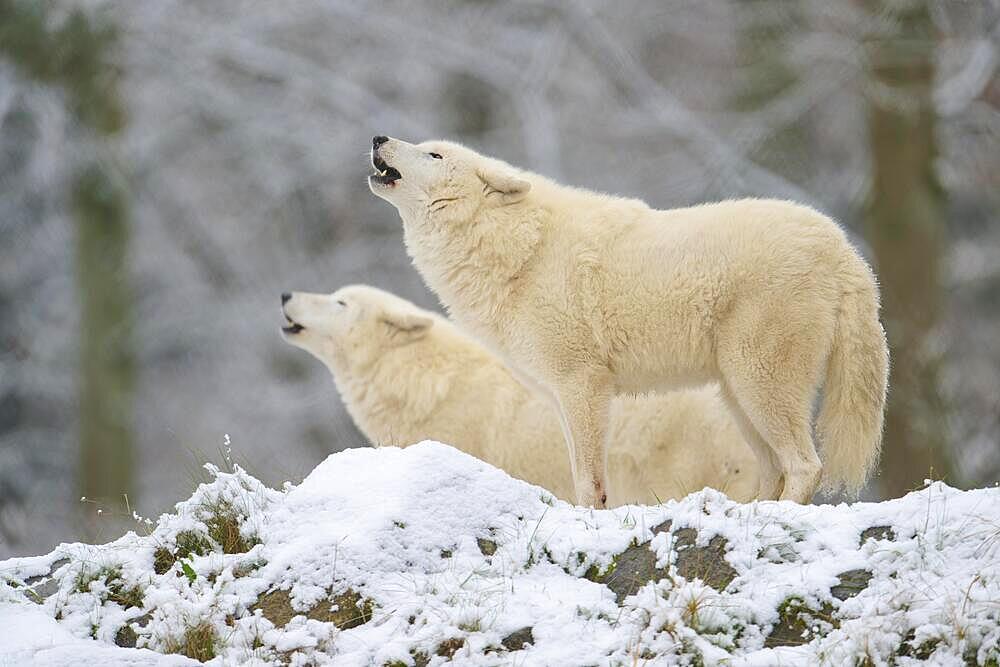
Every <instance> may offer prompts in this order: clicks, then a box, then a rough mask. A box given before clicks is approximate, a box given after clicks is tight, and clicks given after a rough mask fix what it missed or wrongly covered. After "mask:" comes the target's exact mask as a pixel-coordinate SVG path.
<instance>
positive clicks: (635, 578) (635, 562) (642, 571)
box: [584, 521, 736, 604]
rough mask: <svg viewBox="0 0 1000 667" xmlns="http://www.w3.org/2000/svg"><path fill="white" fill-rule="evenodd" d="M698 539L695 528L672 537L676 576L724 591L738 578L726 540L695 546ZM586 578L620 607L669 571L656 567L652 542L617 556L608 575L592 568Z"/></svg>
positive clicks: (717, 538)
mask: <svg viewBox="0 0 1000 667" xmlns="http://www.w3.org/2000/svg"><path fill="white" fill-rule="evenodd" d="M671 525H672V524H671V522H670V521H664V522H663V523H661V524H660V525H658V526H656V527H655V528H653V534H654V535H656V534H659V533H663V532H667V531H669V530H670V527H671ZM697 539H698V531H696V530H695V529H694V528H681V529H680V530H678V531H676V532H675V533H674V534H673V548H674V550H675V551H676V552H677V559H676V562H675V564H676V566H677V573H678V574H680V575H681V576H682V577H684V578H685V579H695V578H697V579H701V580H702V581H703V582H705V584H706V585H707V586H711V587H712V588H714V589H716V590H719V591H721V590H722V589H724V588H725V587H726V586H728V585H729V582H731V581H732V580H733V579H735V578H736V570H734V569H733V568H732V566H730V565H729V563H727V562H726V557H725V554H726V546H727V544H728V543H727V541H726V538H724V537H722V536H721V535H716V536H715V537H713V538H712V539H711V541H710V542H709V543H708V546H704V547H699V546H695V544H696V542H697ZM584 576H585V577H586V578H587V579H590V580H591V581H594V582H597V583H599V584H604V585H605V586H607V587H608V588H610V589H611V590H612V591H614V594H615V600H617V602H618V604H621V603H622V602H624V600H625V598H627V597H628V596H629V595H632V594H634V593H635V592H636V591H637V590H639V589H640V588H642V587H643V586H645V585H646V584H647V583H649V582H650V581H659V580H660V579H664V578H666V576H667V570H666V569H663V568H658V567H656V554H655V553H653V551H652V550H650V548H649V542H644V543H642V544H632V545H631V546H629V547H628V548H627V549H626V550H625V551H623V552H621V553H620V554H618V555H617V556H616V557H615V558H614V559H613V560H612V563H611V566H610V567H609V568H608V569H607V570H606V571H605V572H597V571H596V568H593V567H592V568H591V569H589V570H588V571H587V574H585V575H584Z"/></svg>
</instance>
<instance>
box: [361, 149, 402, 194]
mask: <svg viewBox="0 0 1000 667" xmlns="http://www.w3.org/2000/svg"><path fill="white" fill-rule="evenodd" d="M372 166H373V167H375V172H376V173H374V174H372V175H371V176H369V177H368V178H369V179H370V180H372V181H375V182H376V183H380V184H381V185H388V186H392V185H395V184H396V181H398V180H399V179H401V178H402V177H403V175H402V174H400V173H399V170H398V169H396V168H395V167H390V166H389V163H388V162H386V161H385V160H383V159H382V158H381V157H379V155H378V153H376V152H375V151H372Z"/></svg>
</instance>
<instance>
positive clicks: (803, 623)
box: [764, 597, 840, 648]
mask: <svg viewBox="0 0 1000 667" xmlns="http://www.w3.org/2000/svg"><path fill="white" fill-rule="evenodd" d="M818 622H822V623H824V624H827V625H829V626H832V627H838V626H839V625H840V623H839V621H837V619H836V618H834V617H833V605H831V604H830V603H829V602H824V603H823V605H822V606H821V607H820V608H819V610H818V611H817V610H815V609H811V608H810V607H808V606H806V603H805V602H804V601H803V600H802V599H801V598H798V597H791V598H788V599H787V600H785V601H784V602H782V603H781V605H780V606H779V607H778V622H777V623H775V624H774V628H772V630H771V634H769V635H768V636H767V639H765V640H764V647H765V648H776V647H778V646H802V645H803V644H808V643H809V642H810V641H812V639H813V634H812V628H813V627H814V626H815V625H816V624H817V623H818Z"/></svg>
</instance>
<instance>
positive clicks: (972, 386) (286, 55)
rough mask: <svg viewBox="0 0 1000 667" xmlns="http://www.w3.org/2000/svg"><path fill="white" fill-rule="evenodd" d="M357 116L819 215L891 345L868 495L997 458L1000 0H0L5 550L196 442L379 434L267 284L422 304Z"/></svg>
mask: <svg viewBox="0 0 1000 667" xmlns="http://www.w3.org/2000/svg"><path fill="white" fill-rule="evenodd" d="M374 134H389V135H393V136H397V137H400V138H404V139H408V140H413V141H420V140H423V139H428V138H434V137H447V138H453V139H458V140H460V141H463V142H468V143H470V144H471V145H472V146H474V147H476V148H478V149H480V150H482V151H483V152H486V153H490V154H495V155H497V156H499V157H502V158H504V159H506V160H508V161H510V162H513V163H514V164H517V165H521V166H524V167H526V168H529V169H532V170H535V171H539V172H541V173H544V174H546V175H549V176H552V177H554V178H556V179H559V180H561V181H564V182H566V183H570V184H575V185H580V186H585V187H589V188H594V189H598V190H604V191H609V192H614V193H620V194H622V195H628V196H635V197H640V198H643V199H645V200H646V201H647V202H649V203H650V204H651V205H653V206H655V207H661V208H663V207H678V206H685V205H689V204H694V203H698V202H703V201H708V200H717V199H720V198H726V197H738V196H744V195H759V196H772V197H783V198H790V199H795V200H798V201H801V202H806V203H808V204H811V205H813V206H815V207H817V208H819V209H821V210H823V211H825V212H826V213H829V214H831V215H832V216H834V217H836V218H837V219H838V220H839V221H840V222H841V223H842V224H843V225H845V227H847V228H848V229H849V230H850V232H851V233H852V234H853V237H854V240H855V242H856V243H857V244H858V246H859V247H860V248H862V251H863V252H864V254H865V255H866V256H867V258H868V259H869V260H870V261H871V262H872V263H873V264H874V266H875V267H876V270H877V272H878V275H879V278H880V281H881V286H882V294H883V319H884V322H885V325H886V328H887V329H888V334H889V338H890V344H891V346H892V357H893V370H892V380H891V391H890V400H889V412H888V416H887V422H886V440H885V448H884V454H883V457H882V463H881V468H880V473H879V475H878V476H877V478H876V479H875V480H874V482H873V483H872V485H871V487H870V488H869V489H868V490H867V492H866V497H868V498H883V497H893V496H898V495H900V494H902V493H905V492H906V491H907V490H909V489H912V488H914V487H917V486H920V485H922V483H923V480H924V479H925V478H930V477H933V478H934V479H945V480H946V481H947V482H948V483H950V484H953V485H956V486H961V487H973V486H982V485H987V484H994V483H996V482H997V479H998V476H1000V208H998V204H1000V4H998V2H997V0H987V1H984V2H975V1H970V0H962V1H953V2H947V1H946V2H930V1H918V0H891V1H890V0H884V1H881V0H871V1H861V0H838V1H835V2H829V1H828V0H803V1H801V2H790V1H785V0H742V1H735V0H734V1H718V0H716V1H711V2H709V1H703V2H679V1H672V0H658V1H656V2H646V3H638V2H636V3H619V2H614V1H612V0H608V1H607V2H572V3H569V2H566V3H564V2H556V1H555V0H550V1H541V2H531V3H506V2H498V1H490V0H450V1H438V2H426V3H420V4H416V3H410V2H404V1H403V0H398V1H391V2H378V3H375V2H371V3H358V2H354V1H353V0H342V1H339V0H297V1H296V2H293V3H264V2H250V1H242V0H213V1H212V2H202V1H195V0H156V1H155V2H154V1H151V0H147V1H135V0H88V1H86V2H69V1H61V0H60V1H56V0H51V1H49V0H46V1H41V0H0V557H4V556H9V555H18V554H27V553H41V552H44V551H47V550H49V549H51V548H52V547H53V546H55V545H56V544H58V543H59V542H62V541H72V540H78V539H111V538H113V537H115V536H117V535H118V534H120V532H121V530H122V529H123V527H126V526H128V525H129V524H130V523H131V524H132V525H134V522H133V521H132V520H131V518H130V517H129V515H130V514H131V512H132V511H133V510H135V511H137V512H138V513H139V514H140V515H144V516H152V517H155V516H156V514H157V513H159V512H161V511H166V510H168V509H170V507H171V506H172V504H173V503H174V502H176V501H178V500H180V499H182V498H184V497H186V496H187V495H188V494H189V492H190V491H191V489H192V488H193V486H194V484H195V483H196V482H197V481H198V478H199V467H200V464H201V463H202V462H204V461H206V460H212V461H215V462H217V463H223V464H228V461H227V459H232V460H235V461H236V462H237V463H240V464H242V465H244V466H245V467H246V468H247V469H248V470H249V471H250V472H251V473H252V474H254V475H257V476H258V477H260V478H261V479H263V480H264V481H265V482H267V483H268V484H271V485H279V484H280V483H281V482H282V481H284V480H292V481H297V480H299V479H301V477H302V476H303V475H304V474H305V473H307V472H308V471H309V470H310V469H311V468H312V467H313V466H315V465H316V464H317V463H318V462H319V461H321V460H322V459H323V458H324V457H326V456H327V455H329V454H330V453H331V452H333V451H337V450H339V449H342V448H345V447H354V446H362V445H364V444H365V442H364V439H363V438H362V437H361V436H360V435H359V433H358V432H357V431H356V430H355V429H354V427H353V426H352V424H351V422H350V420H349V418H348V417H347V415H346V413H345V411H344V409H343V408H342V406H341V404H340V401H339V398H338V395H337V393H336V390H335V389H334V386H333V383H332V381H331V379H330V377H329V375H328V373H327V371H326V370H325V368H323V367H322V366H321V365H320V364H319V363H318V362H317V361H315V360H314V359H312V358H311V357H309V356H308V355H306V353H304V352H302V351H300V350H297V349H293V348H291V347H290V346H288V345H286V344H285V343H283V342H282V340H281V338H280V336H279V333H278V329H279V326H280V325H281V324H282V320H281V317H280V314H279V294H280V293H281V292H282V291H286V290H311V291H332V290H334V289H335V288H337V287H339V286H341V285H344V284H346V283H352V282H366V283H371V284H373V285H376V286H379V287H382V288H385V289H389V290H392V291H394V292H397V293H398V294H400V295H401V296H403V297H406V298H409V299H412V300H415V301H416V302H418V303H419V304H421V305H423V306H426V307H437V306H436V302H435V299H434V298H433V297H432V295H431V294H429V293H428V291H427V290H426V288H425V287H424V286H423V284H422V283H421V280H420V278H419V276H418V275H417V273H416V272H415V271H414V269H413V268H412V267H411V265H410V262H409V260H408V258H407V257H406V255H405V252H404V249H403V243H402V234H401V229H400V222H399V219H398V217H397V214H396V212H395V210H394V209H392V207H390V206H389V205H387V204H386V203H384V202H382V201H380V200H377V199H376V198H375V197H374V196H372V195H370V193H369V192H368V189H367V186H366V182H365V177H366V175H367V174H368V173H369V172H370V167H369V165H368V159H367V150H368V148H369V146H370V141H371V136H372V135H374ZM227 443H228V444H227ZM230 450H231V453H229V451H230ZM126 494H127V496H128V500H129V503H128V506H127V507H125V508H123V507H122V505H123V498H124V497H125V495H126ZM81 497H85V498H86V500H85V501H81Z"/></svg>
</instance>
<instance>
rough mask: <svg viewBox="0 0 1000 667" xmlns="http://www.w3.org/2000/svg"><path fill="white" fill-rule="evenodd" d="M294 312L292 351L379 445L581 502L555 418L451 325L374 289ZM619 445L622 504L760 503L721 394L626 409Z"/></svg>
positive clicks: (618, 424)
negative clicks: (445, 459) (714, 498)
mask: <svg viewBox="0 0 1000 667" xmlns="http://www.w3.org/2000/svg"><path fill="white" fill-rule="evenodd" d="M338 302H342V303H343V304H344V305H341V303H338ZM284 310H285V314H286V317H288V318H289V319H290V320H293V321H294V322H296V323H298V324H300V325H302V326H303V327H304V329H302V330H301V331H299V332H298V333H286V334H285V338H286V340H288V341H289V342H290V343H292V344H293V345H296V346H298V347H300V348H302V349H304V350H306V351H308V352H310V353H311V354H313V355H314V356H315V357H316V358H318V359H319V360H320V361H322V362H323V363H324V364H325V365H326V366H327V368H329V369H330V371H331V372H332V373H333V377H334V381H335V382H336V384H337V389H338V390H339V391H340V395H341V397H342V398H343V400H344V404H345V405H346V406H347V410H348V412H350V414H351V416H352V417H353V418H354V421H355V423H356V424H357V425H358V427H359V428H360V429H361V431H362V432H363V433H364V434H365V436H366V437H368V438H369V440H371V441H372V442H375V443H379V444H388V445H398V446H406V445H409V444H412V443H415V442H419V441H421V440H424V439H434V440H440V441H441V442H446V443H449V444H451V445H453V446H455V447H458V448H459V449H461V450H463V451H465V452H468V453H469V454H472V455H473V456H477V457H479V458H481V459H483V460H484V461H486V462H488V463H491V464H493V465H495V466H497V467H499V468H502V469H504V470H506V471H507V472H508V473H510V474H512V475H514V476H516V477H520V478H521V479H525V480H527V481H529V482H532V483H534V484H538V485H540V486H543V487H545V488H547V489H549V490H550V491H551V492H552V493H554V494H555V495H557V496H559V497H560V498H563V499H565V500H572V499H573V498H574V493H573V480H572V476H571V474H570V466H569V460H568V458H567V457H566V447H565V444H564V441H563V437H562V432H561V430H560V427H559V420H558V416H557V414H556V411H555V410H554V408H553V407H552V406H551V405H550V404H549V402H548V401H547V400H546V399H545V398H543V397H542V396H539V395H538V394H536V393H534V392H531V391H529V390H528V389H526V388H525V387H524V386H523V385H521V384H520V383H519V382H517V380H515V379H514V377H513V376H512V375H511V374H510V372H508V370H507V369H506V367H505V366H504V365H503V363H502V362H501V361H500V360H499V359H497V358H496V357H495V356H493V355H492V354H490V353H489V352H488V351H487V350H486V349H484V348H483V347H482V346H481V345H479V344H478V343H476V342H475V341H474V340H472V339H471V338H469V337H468V336H466V335H464V334H463V333H461V332H460V331H459V330H458V329H457V328H456V327H455V326H454V325H453V324H451V323H450V322H448V321H447V320H446V319H444V318H442V317H440V316H438V315H435V314H433V313H430V312H428V311H425V310H421V309H420V308H418V307H417V306H415V305H413V304H412V303H410V302H408V301H404V300H403V299H400V298H399V297H396V296H394V295H392V294H389V293H387V292H383V291H382V290H378V289H375V288H373V287H367V286H363V285H357V286H351V287H345V288H343V289H340V290H338V291H337V292H335V293H334V294H332V295H322V294H308V293H301V292H297V293H295V294H294V295H293V296H292V298H291V299H290V300H289V301H288V302H287V303H286V304H285V306H284ZM610 438H611V442H612V445H611V447H610V453H609V465H608V468H609V482H610V488H609V497H610V502H611V503H612V504H615V505H618V504H625V503H633V502H641V503H653V502H657V501H659V500H667V499H671V498H681V497H683V496H684V495H686V494H687V493H689V492H691V491H695V490H699V489H701V488H703V487H705V486H712V487H714V488H717V489H720V490H722V491H724V492H725V493H727V494H728V495H729V496H730V497H732V498H734V499H736V500H740V501H746V500H749V499H751V498H752V497H753V495H754V493H755V492H756V489H757V474H756V469H757V462H756V459H755V458H754V455H753V452H751V451H750V449H749V448H748V447H747V445H746V444H745V443H744V442H743V440H742V438H741V436H740V433H739V429H738V427H737V426H736V424H734V423H733V421H732V419H730V417H729V415H728V413H727V411H726V408H725V405H724V404H723V403H722V401H721V399H720V398H719V395H718V390H717V389H715V388H710V387H706V388H702V389H699V390H693V391H679V392H674V393H671V394H669V395H666V396H658V395H654V396H644V397H640V398H620V399H617V400H616V401H615V402H614V403H613V404H612V407H611V436H610Z"/></svg>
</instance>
